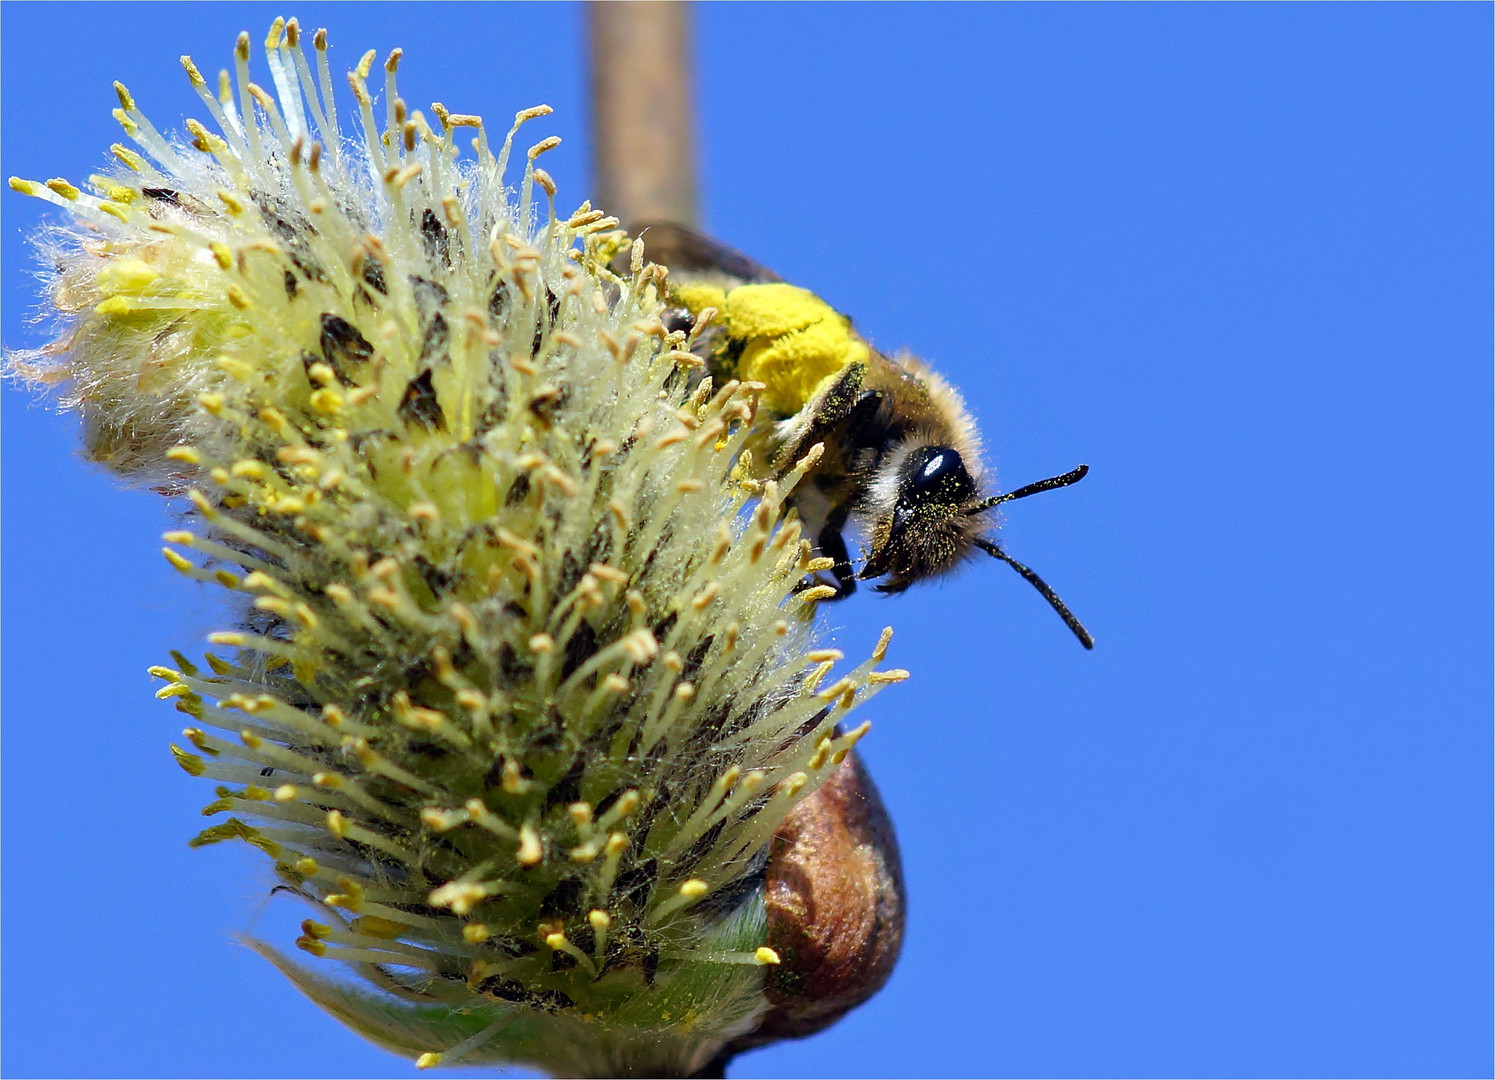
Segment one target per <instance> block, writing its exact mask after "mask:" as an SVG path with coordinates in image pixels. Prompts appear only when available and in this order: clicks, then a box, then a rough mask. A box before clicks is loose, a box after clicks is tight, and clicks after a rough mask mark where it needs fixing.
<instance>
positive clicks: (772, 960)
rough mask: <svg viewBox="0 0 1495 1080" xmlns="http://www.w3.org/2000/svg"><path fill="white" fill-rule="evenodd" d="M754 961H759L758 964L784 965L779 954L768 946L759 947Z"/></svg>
mask: <svg viewBox="0 0 1495 1080" xmlns="http://www.w3.org/2000/svg"><path fill="white" fill-rule="evenodd" d="M753 959H754V960H756V961H758V963H760V964H778V963H782V961H781V960H780V959H779V954H778V953H776V952H774V951H773V950H772V949H770V948H769V947H768V946H767V945H759V946H758V949H757V951H756V952H754V953H753Z"/></svg>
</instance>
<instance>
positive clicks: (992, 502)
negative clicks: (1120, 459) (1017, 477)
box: [966, 465, 1090, 591]
mask: <svg viewBox="0 0 1495 1080" xmlns="http://www.w3.org/2000/svg"><path fill="white" fill-rule="evenodd" d="M1089 471H1090V466H1089V465H1077V466H1075V467H1074V468H1073V469H1070V470H1069V472H1067V473H1065V474H1064V475H1062V476H1051V477H1049V478H1048V479H1047V480H1036V481H1034V482H1033V483H1031V484H1025V485H1024V486H1022V487H1020V488H1018V489H1017V490H1016V491H1009V492H1008V493H1007V494H1006V495H993V496H992V497H991V498H989V499H984V500H982V501H981V502H979V503H977V504H976V505H975V506H973V507H971V508H970V509H969V510H967V511H966V513H967V514H979V513H981V511H983V510H990V509H991V508H992V507H993V506H996V505H998V504H999V503H1004V502H1013V501H1015V500H1017V499H1026V498H1027V497H1028V496H1029V495H1037V494H1038V493H1039V492H1041V491H1053V490H1054V489H1055V488H1062V487H1069V485H1070V484H1077V483H1079V482H1080V481H1081V480H1083V479H1085V474H1086V473H1088V472H1089ZM998 557H999V558H1000V556H998ZM1040 591H1041V590H1040Z"/></svg>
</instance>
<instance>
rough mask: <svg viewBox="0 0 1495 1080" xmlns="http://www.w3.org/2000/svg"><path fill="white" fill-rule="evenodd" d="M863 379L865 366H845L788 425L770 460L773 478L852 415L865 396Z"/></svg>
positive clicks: (782, 472)
mask: <svg viewBox="0 0 1495 1080" xmlns="http://www.w3.org/2000/svg"><path fill="white" fill-rule="evenodd" d="M866 377H867V365H866V364H865V363H862V362H860V361H859V362H857V363H854V364H847V365H846V367H845V368H844V369H843V370H842V372H841V374H840V375H838V376H836V377H835V378H834V379H832V380H830V385H829V386H826V387H825V388H824V389H822V390H821V391H820V393H818V394H817V395H816V396H815V398H814V400H812V401H810V402H809V403H808V404H806V405H805V407H804V408H803V409H801V410H800V411H799V413H798V414H797V415H796V416H795V417H794V419H793V420H792V421H789V422H788V426H789V429H790V430H789V431H788V432H787V433H786V434H785V435H784V438H783V443H782V445H781V446H780V447H779V448H778V450H777V451H776V453H775V454H774V458H773V473H774V474H775V475H779V476H782V475H783V474H785V473H787V472H788V471H789V470H790V469H792V468H793V467H794V463H795V462H797V461H798V460H799V459H800V458H801V457H803V456H804V454H805V452H806V451H808V450H809V449H810V447H812V446H814V445H815V444H816V443H818V442H825V441H826V440H828V439H830V438H831V437H832V436H833V435H834V434H835V431H836V428H838V427H839V426H840V425H842V424H844V423H845V422H846V419H847V417H849V416H851V415H852V413H853V411H854V410H855V409H856V406H857V402H858V400H859V398H860V397H862V396H865V395H863V394H862V380H863V379H865V378H866Z"/></svg>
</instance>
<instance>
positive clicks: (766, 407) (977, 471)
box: [638, 224, 1095, 649]
mask: <svg viewBox="0 0 1495 1080" xmlns="http://www.w3.org/2000/svg"><path fill="white" fill-rule="evenodd" d="M638 234H639V235H640V236H642V238H643V241H644V251H645V254H646V256H647V257H648V258H649V259H650V260H651V261H653V262H657V263H661V264H663V265H664V266H665V267H667V268H668V269H669V272H670V273H669V279H668V287H667V302H668V303H669V304H670V305H672V307H671V312H670V320H671V322H672V325H673V326H674V327H677V328H685V327H689V326H692V325H693V324H694V323H695V321H696V318H697V316H699V315H700V314H701V313H702V312H704V311H705V310H706V309H707V308H714V309H715V310H716V312H717V315H716V316H715V317H714V318H713V320H712V322H711V324H710V328H709V329H708V330H706V331H705V332H704V333H703V334H701V335H700V336H699V337H698V338H697V339H696V342H695V345H694V348H695V349H696V350H697V352H698V354H699V355H700V356H701V359H702V360H704V361H705V366H706V369H707V371H708V372H709V373H710V374H711V376H712V377H713V378H714V379H716V380H717V381H721V380H724V379H728V378H736V379H742V380H752V381H755V382H759V383H761V384H763V386H764V389H763V390H762V392H761V395H760V398H759V414H758V417H757V419H756V420H755V424H756V425H759V426H760V427H761V428H762V433H761V435H755V436H754V438H753V439H751V440H750V442H749V447H750V449H753V450H754V451H755V456H754V463H753V468H754V472H755V474H756V475H758V476H759V477H760V478H776V477H778V476H781V475H783V474H784V473H786V472H788V470H789V469H790V468H791V467H792V466H793V465H794V463H795V462H796V461H798V460H799V459H800V458H801V457H802V456H803V455H804V454H805V453H806V452H807V451H808V450H809V449H810V448H811V447H812V446H814V445H815V444H816V443H820V444H822V446H823V448H824V449H823V453H822V455H821V457H820V459H819V461H818V462H817V463H816V464H815V466H814V467H813V468H812V470H811V471H810V473H809V474H808V475H807V476H806V477H805V479H804V480H803V481H802V482H801V483H800V485H799V487H798V488H796V490H795V492H794V495H793V496H792V499H791V504H792V506H793V507H794V508H795V509H796V510H797V511H798V513H799V515H800V519H801V520H802V521H803V522H804V525H805V528H806V531H807V532H808V534H809V535H811V536H813V537H815V539H816V543H817V545H818V547H819V550H820V554H821V555H823V556H825V557H827V558H829V559H831V560H833V563H832V566H831V573H832V575H833V577H834V579H835V581H834V585H833V587H834V588H835V590H836V593H835V596H834V599H841V598H843V597H846V596H849V595H851V594H852V593H853V592H855V591H856V583H857V581H859V580H861V581H872V580H876V579H882V581H881V582H880V583H879V584H877V585H875V586H874V588H876V589H877V591H879V592H883V593H898V592H902V591H903V590H905V589H907V588H908V587H909V586H910V585H912V584H913V583H914V582H916V581H922V580H924V579H927V578H933V577H937V576H939V575H941V574H944V573H946V572H948V571H950V570H952V569H954V568H955V567H956V566H957V565H958V564H959V563H961V562H962V561H963V560H964V559H965V558H966V557H967V556H968V555H970V554H971V553H972V552H973V551H977V550H979V551H983V552H985V553H986V554H988V555H990V556H992V557H993V558H995V559H999V560H1001V561H1002V562H1005V563H1006V564H1007V565H1008V566H1010V567H1012V568H1013V569H1014V570H1016V571H1017V572H1018V573H1019V574H1020V575H1022V577H1023V578H1024V580H1026V581H1027V582H1028V583H1029V584H1030V585H1032V586H1033V587H1034V588H1035V589H1037V590H1038V592H1039V593H1040V594H1041V595H1042V596H1043V598H1044V599H1045V600H1047V601H1048V602H1049V604H1050V606H1051V607H1053V609H1054V610H1055V611H1056V612H1057V613H1058V614H1059V617H1060V618H1061V619H1063V620H1064V623H1065V625H1066V626H1068V627H1069V629H1070V630H1071V631H1072V632H1073V633H1074V635H1075V637H1076V638H1078V639H1079V641H1080V644H1081V645H1083V646H1085V648H1087V649H1089V648H1091V647H1093V646H1094V644H1095V642H1094V639H1093V638H1092V637H1091V636H1090V634H1089V632H1088V631H1087V630H1086V629H1085V628H1084V627H1083V626H1082V625H1081V624H1080V621H1079V620H1078V619H1077V618H1075V616H1074V614H1073V613H1072V612H1071V611H1070V610H1069V608H1068V607H1067V606H1066V605H1065V604H1064V601H1062V600H1060V599H1059V596H1058V595H1057V594H1056V593H1055V592H1054V590H1053V589H1051V588H1049V586H1048V585H1047V583H1045V582H1044V580H1043V579H1042V578H1040V577H1039V576H1038V575H1037V574H1036V573H1034V572H1033V571H1032V570H1030V569H1029V568H1028V567H1027V566H1025V565H1024V564H1023V563H1020V562H1018V561H1017V560H1016V559H1014V558H1013V557H1012V556H1011V555H1008V554H1007V552H1006V551H1005V550H1003V548H1002V546H1001V544H1000V543H998V542H997V541H996V540H994V539H991V538H990V537H988V536H985V535H983V533H984V532H985V531H986V530H987V528H988V527H989V526H990V524H991V522H990V521H989V519H988V518H987V516H986V515H987V512H988V511H990V510H992V509H994V508H995V507H997V506H999V505H1001V504H1002V503H1007V502H1014V501H1016V500H1018V499H1025V498H1027V497H1028V496H1029V495H1037V494H1038V493H1039V492H1042V491H1052V490H1054V489H1055V488H1061V487H1067V486H1069V485H1070V484H1073V483H1075V482H1076V481H1078V480H1080V479H1081V478H1082V477H1084V475H1085V474H1086V473H1087V472H1088V471H1089V466H1087V465H1080V466H1078V467H1077V468H1075V469H1072V470H1070V471H1069V472H1067V473H1064V474H1062V475H1060V476H1054V477H1050V478H1048V479H1047V480H1039V481H1038V482H1036V483H1032V484H1027V485H1025V486H1023V487H1020V488H1017V489H1016V490H1014V491H1009V492H1007V493H1005V494H999V495H997V494H988V493H986V491H985V490H984V487H983V478H984V476H983V468H982V463H981V439H980V435H979V433H978V432H977V430H976V425H975V423H974V422H973V421H972V419H971V417H970V414H969V413H968V412H967V410H966V407H965V404H964V402H962V401H961V398H960V394H959V393H957V392H956V390H955V389H954V387H952V386H950V384H949V383H947V382H946V381H945V380H944V379H942V378H941V377H940V376H939V375H937V374H935V373H934V372H933V371H931V370H930V369H929V367H928V366H927V365H925V364H924V363H923V362H922V361H920V360H918V359H916V358H914V357H912V356H907V355H900V356H897V357H890V356H887V355H885V354H883V353H881V352H878V351H877V350H876V349H874V348H873V347H872V346H871V345H870V344H868V343H867V341H866V340H865V339H864V338H862V337H861V336H860V335H859V334H858V333H857V332H856V331H855V329H853V327H852V324H851V320H850V319H848V318H847V317H846V316H845V315H842V314H841V313H840V312H838V311H836V310H835V309H834V308H832V307H831V306H830V305H829V304H827V303H826V302H825V301H823V300H821V299H820V298H819V297H818V296H816V295H815V294H814V293H812V292H810V291H809V290H806V289H801V288H798V287H796V286H794V285H790V284H787V283H785V282H784V281H783V279H782V278H780V277H779V276H778V275H777V274H775V273H773V272H772V271H770V270H768V269H766V268H764V267H762V266H759V265H758V264H757V263H755V262H753V261H752V260H751V259H749V258H748V257H747V256H745V255H743V254H741V253H740V252H737V251H734V250H732V249H731V248H728V247H725V246H724V245H722V244H719V243H717V242H716V241H714V240H711V239H710V238H708V237H706V236H703V235H701V234H700V233H697V232H694V231H692V230H690V229H686V228H683V227H680V226H677V225H668V224H656V225H652V226H649V227H647V228H644V229H640V230H639V232H638ZM849 524H850V525H855V526H858V527H859V528H861V529H862V530H863V531H864V532H865V534H866V536H867V538H868V542H869V546H868V549H867V552H866V556H865V559H864V561H863V565H862V568H861V570H860V572H857V571H856V568H855V567H854V566H853V564H852V560H851V556H850V553H849V552H848V550H847V547H846V540H845V536H844V533H845V530H846V528H847V526H848V525H849Z"/></svg>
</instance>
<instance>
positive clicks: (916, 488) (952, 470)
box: [904, 446, 976, 502]
mask: <svg viewBox="0 0 1495 1080" xmlns="http://www.w3.org/2000/svg"><path fill="white" fill-rule="evenodd" d="M904 490H905V491H906V493H907V494H908V495H909V496H910V497H911V498H913V499H916V500H918V501H920V502H923V501H925V500H930V499H938V500H940V501H950V502H960V501H964V500H966V499H969V498H970V497H971V496H972V495H973V494H974V493H975V490H976V485H975V484H974V483H972V481H971V474H970V473H969V472H967V471H966V463H965V461H964V460H963V459H962V458H961V456H960V454H959V452H958V451H956V450H954V449H953V448H951V447H948V446H926V447H924V448H923V449H922V450H920V451H919V452H918V453H916V454H914V455H913V456H912V457H911V459H910V460H909V467H908V471H907V472H906V473H905V474H904Z"/></svg>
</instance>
